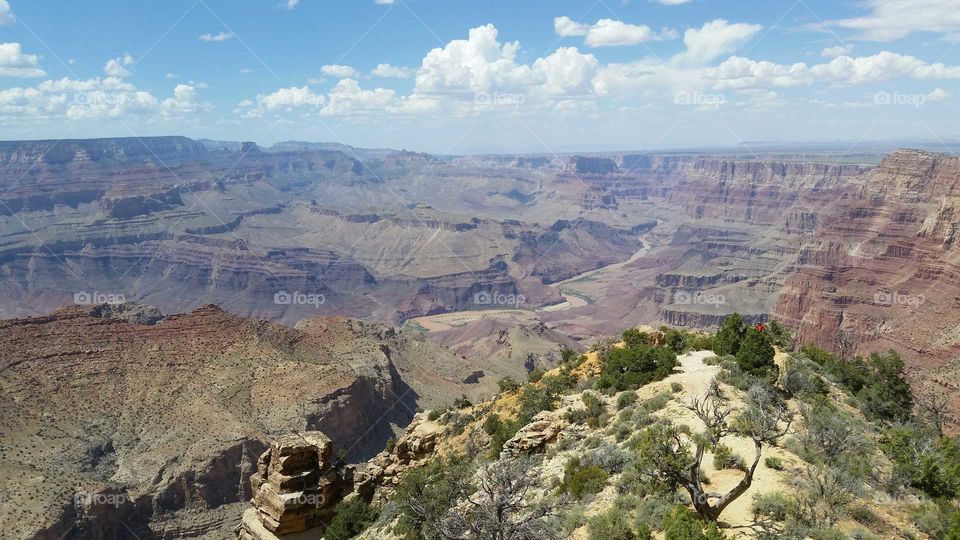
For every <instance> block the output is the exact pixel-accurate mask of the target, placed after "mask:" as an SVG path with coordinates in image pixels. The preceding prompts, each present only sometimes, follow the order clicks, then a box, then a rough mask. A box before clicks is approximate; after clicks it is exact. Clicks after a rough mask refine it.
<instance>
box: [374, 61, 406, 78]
mask: <svg viewBox="0 0 960 540" xmlns="http://www.w3.org/2000/svg"><path fill="white" fill-rule="evenodd" d="M416 73H417V72H416V70H413V69H410V68H408V67H400V66H394V65H391V64H378V65H377V67H376V68H374V70H373V71H371V72H370V74H371V75H373V76H374V77H380V78H383V79H409V78H410V77H413V76H414V75H415V74H416Z"/></svg>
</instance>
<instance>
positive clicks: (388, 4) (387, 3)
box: [373, 0, 397, 6]
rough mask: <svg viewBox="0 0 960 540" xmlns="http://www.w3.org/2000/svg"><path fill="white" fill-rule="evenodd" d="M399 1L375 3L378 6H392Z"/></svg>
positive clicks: (374, 1)
mask: <svg viewBox="0 0 960 540" xmlns="http://www.w3.org/2000/svg"><path fill="white" fill-rule="evenodd" d="M396 1H397V0H373V3H374V4H376V5H378V6H392V5H393V4H394V2H396Z"/></svg>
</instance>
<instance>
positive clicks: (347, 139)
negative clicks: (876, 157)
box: [0, 0, 960, 154]
mask: <svg viewBox="0 0 960 540" xmlns="http://www.w3.org/2000/svg"><path fill="white" fill-rule="evenodd" d="M958 41H960V0H852V1H843V0H830V1H821V0H796V1H795V2H791V1H790V0H778V1H756V0H749V1H737V2H731V1H729V0H582V1H579V0H551V1H539V0H509V1H507V0H487V1H469V0H165V1H163V2H129V1H128V0H124V1H120V0H85V1H83V2H63V1H57V0H29V1H26V0H0V139H5V140H14V139H62V138H92V137H125V136H152V135H186V136H189V137H194V138H209V139H218V140H234V141H235V140H243V141H254V142H257V143H258V144H261V145H270V144H273V143H275V142H279V141H285V140H306V141H328V142H339V143H345V144H351V145H354V146H362V147H390V148H403V149H407V150H415V151H424V152H432V153H440V154H466V153H486V152H501V153H519V152H532V153H560V152H571V151H602V150H632V151H648V150H662V149H669V148H690V147H704V146H730V145H741V146H745V147H748V148H749V146H750V145H751V144H757V143H759V142H784V143H786V142H801V141H803V142H831V143H836V145H837V147H838V148H839V149H841V150H842V149H843V147H845V146H846V147H853V146H855V145H856V143H857V142H860V141H897V140H925V141H931V142H932V143H933V144H934V145H935V144H937V143H944V144H946V142H948V141H956V140H958V139H960V132H958V130H960V122H957V118H958V112H960V111H958V106H957V103H958V101H957V100H958V99H960V84H958V81H960V47H957V42H958Z"/></svg>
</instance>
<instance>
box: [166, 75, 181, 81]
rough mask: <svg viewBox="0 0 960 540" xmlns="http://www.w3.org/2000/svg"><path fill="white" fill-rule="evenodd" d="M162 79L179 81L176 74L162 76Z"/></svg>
mask: <svg viewBox="0 0 960 540" xmlns="http://www.w3.org/2000/svg"><path fill="white" fill-rule="evenodd" d="M164 78H165V79H167V80H168V81H172V80H174V79H179V78H180V75H177V74H176V73H167V74H166V75H164Z"/></svg>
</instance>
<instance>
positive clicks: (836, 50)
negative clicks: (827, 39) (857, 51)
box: [820, 45, 853, 58]
mask: <svg viewBox="0 0 960 540" xmlns="http://www.w3.org/2000/svg"><path fill="white" fill-rule="evenodd" d="M851 52H853V46H852V45H838V46H836V47H827V48H825V49H823V50H822V51H820V56H822V57H824V58H837V57H840V56H849V55H850V53H851Z"/></svg>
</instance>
